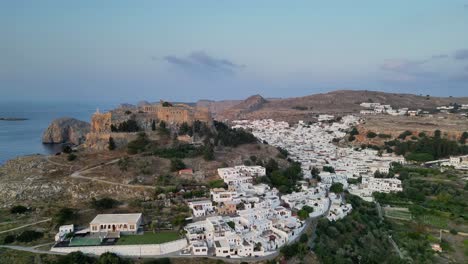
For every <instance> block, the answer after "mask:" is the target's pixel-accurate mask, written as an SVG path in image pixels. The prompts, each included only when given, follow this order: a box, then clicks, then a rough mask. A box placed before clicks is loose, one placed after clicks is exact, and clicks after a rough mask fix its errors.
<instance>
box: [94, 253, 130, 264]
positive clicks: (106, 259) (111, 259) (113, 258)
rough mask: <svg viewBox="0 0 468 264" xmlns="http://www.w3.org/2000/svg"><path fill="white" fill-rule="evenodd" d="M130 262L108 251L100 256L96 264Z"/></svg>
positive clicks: (124, 263) (122, 263)
mask: <svg viewBox="0 0 468 264" xmlns="http://www.w3.org/2000/svg"><path fill="white" fill-rule="evenodd" d="M127 263H130V262H129V261H127V260H125V259H122V258H121V257H119V256H118V255H117V254H115V253H111V252H106V253H104V254H102V255H101V256H99V259H98V261H97V262H96V264H127Z"/></svg>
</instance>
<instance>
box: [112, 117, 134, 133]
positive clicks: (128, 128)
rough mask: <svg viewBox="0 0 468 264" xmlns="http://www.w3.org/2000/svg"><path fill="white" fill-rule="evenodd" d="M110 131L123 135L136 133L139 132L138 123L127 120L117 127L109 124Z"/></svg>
mask: <svg viewBox="0 0 468 264" xmlns="http://www.w3.org/2000/svg"><path fill="white" fill-rule="evenodd" d="M111 131H112V132H125V133H130V132H138V131H140V127H139V126H138V123H137V122H136V121H135V120H133V119H129V120H127V121H123V122H122V123H120V124H118V125H114V124H111Z"/></svg>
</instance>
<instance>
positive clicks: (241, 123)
mask: <svg viewBox="0 0 468 264" xmlns="http://www.w3.org/2000/svg"><path fill="white" fill-rule="evenodd" d="M358 122H359V118H358V117H356V116H353V115H348V116H344V117H342V119H341V121H340V122H333V123H331V124H329V123H325V122H318V123H314V124H306V123H304V122H301V121H299V123H298V124H296V125H294V126H289V124H288V123H286V122H276V121H274V120H271V119H265V120H254V121H250V120H237V121H234V126H233V127H234V128H244V129H249V130H251V131H252V133H253V134H254V135H255V136H256V137H258V138H260V139H261V140H263V141H265V142H268V144H271V145H273V146H277V147H281V148H283V149H286V150H287V151H288V152H289V158H291V159H292V160H294V161H297V162H300V164H301V168H302V171H303V174H304V178H306V179H307V178H312V177H313V175H312V170H313V168H315V169H316V170H319V174H318V177H320V179H321V181H320V182H319V184H318V187H315V188H322V187H323V189H325V190H328V189H329V188H330V186H331V185H332V184H333V183H341V184H343V187H344V189H348V188H349V189H350V190H352V191H353V193H354V194H356V195H358V196H360V197H361V198H363V199H365V200H372V193H373V192H390V191H395V192H398V191H401V190H402V189H401V182H400V180H398V179H396V178H391V179H381V178H375V177H374V174H375V173H376V172H377V171H378V172H379V173H383V174H386V173H389V170H390V167H391V164H392V163H393V162H397V163H401V164H403V163H405V159H404V157H402V156H396V155H394V154H382V155H378V151H376V150H373V149H358V150H356V149H353V148H341V147H338V146H336V145H335V144H333V140H334V139H336V138H338V139H340V138H343V137H344V136H345V135H346V131H347V130H349V129H350V128H351V127H352V126H354V125H356V124H357V123H358ZM326 167H331V168H333V170H332V171H327V170H324V168H326ZM359 177H361V178H362V179H363V180H362V182H361V183H360V184H353V185H350V186H348V179H358V178H359ZM390 182H391V184H390ZM309 192H310V191H309V189H305V190H302V191H301V193H300V194H297V197H308V196H309V195H310V194H309ZM312 192H313V193H323V191H321V190H320V189H316V190H312ZM283 197H284V196H283ZM283 197H282V198H283ZM283 199H284V198H283ZM301 199H303V198H301ZM325 200H326V199H325ZM300 202H301V203H302V202H307V201H300ZM310 203H311V204H312V205H313V207H314V209H316V210H318V211H320V210H322V209H321V208H322V207H323V206H324V204H323V203H326V202H323V201H321V202H319V201H318V200H311V202H310ZM315 204H317V205H315ZM309 205H310V204H309ZM345 206H346V204H344V203H343V207H345ZM345 211H346V210H345Z"/></svg>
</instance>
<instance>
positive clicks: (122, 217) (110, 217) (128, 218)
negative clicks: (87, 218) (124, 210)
mask: <svg viewBox="0 0 468 264" xmlns="http://www.w3.org/2000/svg"><path fill="white" fill-rule="evenodd" d="M141 217H142V214H141V213H138V214H98V215H96V217H94V219H93V221H91V223H90V224H92V225H93V224H95V225H99V224H107V223H133V224H136V223H137V222H138V220H139V219H140V218H141Z"/></svg>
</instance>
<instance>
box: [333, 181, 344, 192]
mask: <svg viewBox="0 0 468 264" xmlns="http://www.w3.org/2000/svg"><path fill="white" fill-rule="evenodd" d="M330 192H333V193H342V192H343V184H342V183H340V182H334V183H333V184H332V185H331V187H330Z"/></svg>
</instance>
